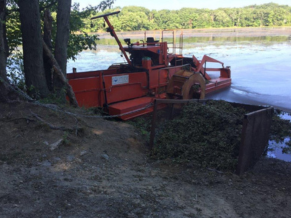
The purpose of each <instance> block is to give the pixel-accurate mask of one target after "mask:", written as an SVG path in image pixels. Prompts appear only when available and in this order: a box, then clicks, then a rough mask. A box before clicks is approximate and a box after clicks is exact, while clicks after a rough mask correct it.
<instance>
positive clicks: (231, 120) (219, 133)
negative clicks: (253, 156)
mask: <svg viewBox="0 0 291 218" xmlns="http://www.w3.org/2000/svg"><path fill="white" fill-rule="evenodd" d="M245 113H246V111H245V110H244V109H242V108H238V107H233V106H232V105H231V104H230V103H227V102H225V101H209V102H207V104H201V103H193V104H189V105H187V106H185V107H184V108H183V110H182V112H181V114H180V116H178V117H177V118H175V119H173V120H168V121H167V122H164V124H163V127H162V128H159V129H160V130H161V131H160V132H158V133H157V135H156V142H155V147H154V151H153V157H154V158H157V159H167V158H171V159H173V160H175V161H178V162H191V163H192V164H194V165H197V166H200V167H211V168H216V169H223V170H234V169H235V167H236V165H237V161H238V158H237V157H238V153H239V146H240V141H241V132H242V121H243V116H244V114H245Z"/></svg>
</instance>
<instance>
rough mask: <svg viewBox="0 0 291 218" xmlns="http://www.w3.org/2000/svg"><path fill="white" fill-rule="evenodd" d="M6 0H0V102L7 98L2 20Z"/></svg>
mask: <svg viewBox="0 0 291 218" xmlns="http://www.w3.org/2000/svg"><path fill="white" fill-rule="evenodd" d="M5 8H6V0H0V102H6V101H7V100H8V87H7V85H6V83H7V82H8V79H7V75H6V53H5V44H4V22H5V20H4V19H5Z"/></svg>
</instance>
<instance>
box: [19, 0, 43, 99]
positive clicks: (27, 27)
mask: <svg viewBox="0 0 291 218" xmlns="http://www.w3.org/2000/svg"><path fill="white" fill-rule="evenodd" d="M18 5H19V11H20V21H21V32H22V45H23V64H24V74H25V83H26V85H27V87H28V90H30V88H31V87H32V86H33V87H34V88H35V89H34V90H30V93H31V94H34V95H35V97H41V98H44V97H46V96H47V95H48V94H49V90H48V87H47V84H46V78H45V73H44V63H43V45H42V41H43V40H42V35H41V25H40V12H39V2H38V0H19V2H18ZM38 94H39V96H38Z"/></svg>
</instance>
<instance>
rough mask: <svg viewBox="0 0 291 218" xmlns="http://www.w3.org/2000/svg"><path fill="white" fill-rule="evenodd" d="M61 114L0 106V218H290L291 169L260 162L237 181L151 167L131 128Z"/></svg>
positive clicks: (189, 169) (169, 165)
mask: <svg viewBox="0 0 291 218" xmlns="http://www.w3.org/2000/svg"><path fill="white" fill-rule="evenodd" d="M59 109H60V110H57V111H55V110H50V109H48V108H45V107H41V106H37V105H33V104H29V103H14V104H0V111H1V114H0V130H1V131H0V138H1V141H0V154H1V155H0V217H5V218H6V217H27V218H28V217H29V218H30V217H60V218H64V217H70V218H71V217H106V218H108V217H202V218H203V217H231V218H236V217H286V218H287V217H289V216H290V214H291V197H290V196H291V185H290V180H291V164H290V163H286V162H282V161H278V160H275V159H266V158H262V159H261V160H260V161H259V162H258V163H257V164H256V166H255V168H254V169H252V170H251V171H249V172H247V173H245V174H244V175H242V176H240V177H239V176H237V175H235V174H232V173H223V172H219V171H215V170H210V169H209V170H208V169H203V170H201V169H199V168H195V167H193V166H187V165H180V164H176V163H175V162H173V161H171V160H168V162H166V161H163V162H160V161H153V160H151V159H149V158H148V150H147V147H146V146H145V144H144V139H143V137H142V135H141V134H139V133H138V131H137V130H136V129H135V128H134V127H133V126H132V125H130V124H128V123H125V122H112V121H106V120H103V119H102V118H92V117H88V118H84V117H83V118H82V117H80V116H73V115H69V114H66V113H63V112H61V111H62V110H63V109H61V108H59ZM65 110H70V111H71V112H73V113H77V114H80V113H86V114H87V115H90V113H89V112H87V111H84V110H81V109H74V110H73V109H69V108H65ZM56 142H61V143H56ZM56 144H58V146H56ZM53 145H54V146H53Z"/></svg>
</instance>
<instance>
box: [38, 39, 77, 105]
mask: <svg viewBox="0 0 291 218" xmlns="http://www.w3.org/2000/svg"><path fill="white" fill-rule="evenodd" d="M43 51H44V55H45V56H46V59H48V60H50V65H51V66H52V67H53V69H54V73H55V74H56V75H57V78H58V79H59V81H60V82H61V83H62V86H64V87H65V89H66V92H67V95H68V97H69V100H70V103H71V104H72V105H73V106H74V107H78V102H77V100H76V97H75V93H74V92H73V89H72V87H71V86H70V84H69V83H68V81H67V77H66V76H65V75H64V74H63V72H62V70H61V68H60V66H59V64H58V62H57V60H56V59H55V58H54V56H53V54H52V53H51V51H50V49H49V47H48V46H47V45H46V44H45V42H44V41H43Z"/></svg>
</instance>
